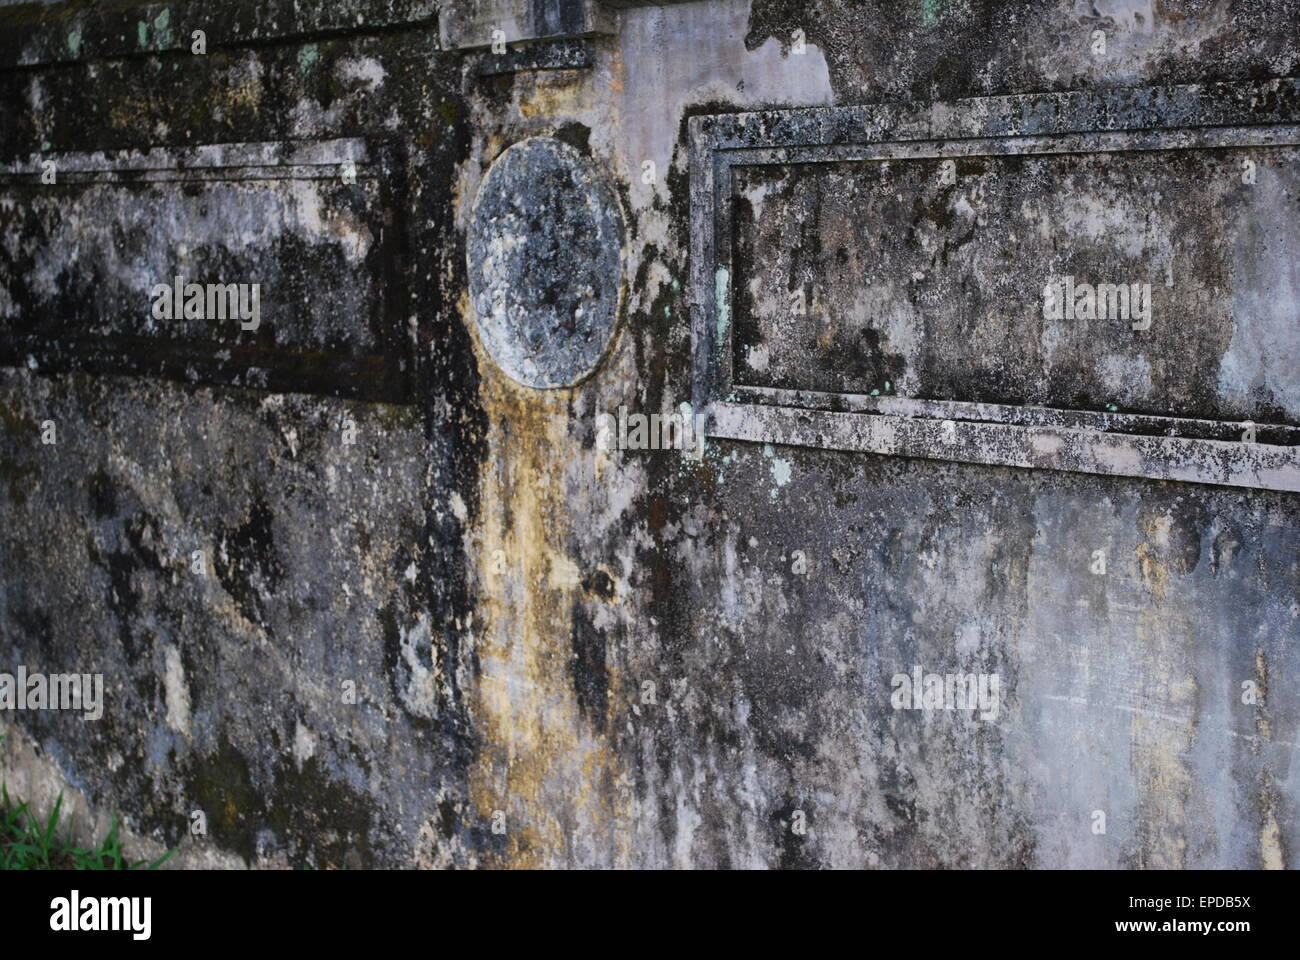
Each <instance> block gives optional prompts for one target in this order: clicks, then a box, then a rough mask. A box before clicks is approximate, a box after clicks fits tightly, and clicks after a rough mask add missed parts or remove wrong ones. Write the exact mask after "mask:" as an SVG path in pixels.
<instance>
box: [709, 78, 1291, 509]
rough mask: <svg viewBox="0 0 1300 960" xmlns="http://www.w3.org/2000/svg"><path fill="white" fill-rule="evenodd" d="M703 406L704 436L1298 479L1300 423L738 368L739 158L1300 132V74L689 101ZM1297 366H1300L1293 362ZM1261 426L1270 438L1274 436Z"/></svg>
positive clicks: (991, 152)
mask: <svg viewBox="0 0 1300 960" xmlns="http://www.w3.org/2000/svg"><path fill="white" fill-rule="evenodd" d="M689 137H690V204H691V307H692V345H693V354H694V356H693V382H694V403H695V407H696V409H697V410H700V411H702V412H703V413H704V414H705V417H706V419H705V423H706V435H708V436H713V437H718V438H726V439H734V440H748V441H754V442H763V443H778V444H793V445H798V446H810V447H821V448H826V449H836V450H850V451H862V452H869V453H878V454H893V455H898V456H907V457H922V458H931V459H942V460H954V461H961V462H967V463H979V464H987V465H998V466H1014V467H1027V468H1041V469H1052V470H1067V471H1077V472H1084V473H1096V474H1109V475H1115V476H1128V477H1145V478H1150V479H1158V480H1177V481H1187V482H1195V483H1212V484H1224V485H1228V486H1239V487H1255V488H1260V489H1266V490H1284V491H1293V492H1300V427H1298V426H1294V425H1282V424H1260V425H1258V427H1257V431H1258V432H1257V437H1258V439H1259V440H1260V441H1261V442H1256V443H1245V442H1241V441H1239V440H1238V439H1236V438H1237V437H1238V436H1239V435H1240V434H1241V432H1242V424H1241V423H1239V422H1236V421H1221V420H1204V419H1197V418H1181V417H1165V416H1152V415H1137V414H1121V413H1104V412H1093V411H1084V410H1068V409H1057V408H1050V407H1035V406H1008V405H1002V404H991V403H978V402H961V401H945V400H923V399H906V398H900V397H892V396H884V397H871V396H864V395H861V394H841V393H821V392H817V391H808V390H783V389H773V388H765V387H758V386H745V385H740V384H737V383H736V382H735V380H734V376H733V370H732V358H733V349H732V333H733V331H734V324H732V323H731V317H730V310H731V305H732V303H733V302H734V298H733V295H732V283H733V281H734V277H735V272H734V269H733V251H732V248H733V245H734V242H733V233H732V222H731V218H732V209H731V208H732V203H731V202H730V201H731V198H732V197H733V196H734V190H735V185H734V181H733V176H732V174H733V171H734V170H736V169H737V168H740V167H744V166H750V165H758V164H764V165H772V164H778V165H779V164H815V163H830V162H843V161H846V160H847V161H862V162H869V161H873V160H887V159H896V160H908V159H924V158H936V157H971V156H1004V155H1014V154H1021V155H1024V154H1051V153H1115V152H1121V153H1122V152H1134V151H1145V150H1170V149H1188V150H1194V149H1213V148H1216V147H1225V146H1228V147H1276V146H1297V145H1300V80H1296V79H1284V80H1271V81H1262V82H1250V83H1220V84H1212V85H1205V86H1180V87H1159V88H1142V89H1123V90H1106V91H1094V92H1072V93H1060V94H1026V95H1015V96H1007V97H991V98H980V99H972V100H961V101H954V102H946V103H933V104H916V103H909V104H880V105H868V106H856V107H832V108H810V109H799V110H785V111H764V112H758V113H738V114H722V115H713V116H695V117H692V118H691V119H690V122H689ZM1296 375H1297V376H1300V366H1298V368H1297V373H1296ZM1264 441H1267V442H1264Z"/></svg>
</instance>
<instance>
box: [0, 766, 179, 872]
mask: <svg viewBox="0 0 1300 960" xmlns="http://www.w3.org/2000/svg"><path fill="white" fill-rule="evenodd" d="M62 809H63V793H62V792H60V793H59V798H58V800H56V801H55V803H54V809H53V810H51V811H50V813H49V816H47V817H45V818H44V819H43V820H42V819H41V818H40V817H39V816H37V815H36V814H35V813H34V812H33V811H32V810H31V809H30V808H29V807H28V806H27V804H26V803H15V802H14V801H13V800H12V799H10V797H9V786H8V784H0V870H139V869H141V868H144V869H147V870H157V869H158V868H159V867H160V866H162V865H163V864H164V863H166V862H167V860H168V858H170V857H171V855H172V854H174V853H175V852H176V849H177V848H176V847H173V848H172V849H170V850H168V851H167V852H166V853H165V854H163V855H162V856H161V857H159V858H158V859H157V860H155V861H154V862H153V863H149V862H148V861H146V860H139V861H136V862H135V863H132V862H130V861H129V860H127V858H126V857H125V856H123V854H122V842H121V840H120V839H119V838H118V835H117V828H118V824H117V817H114V818H113V826H112V828H111V829H110V830H109V831H108V836H106V837H105V838H104V842H103V843H101V844H100V845H99V846H98V847H92V848H89V849H87V848H85V847H78V846H75V845H74V844H73V842H72V823H71V819H69V822H68V827H67V829H66V830H65V831H64V833H63V836H60V835H59V814H60V812H61V811H62Z"/></svg>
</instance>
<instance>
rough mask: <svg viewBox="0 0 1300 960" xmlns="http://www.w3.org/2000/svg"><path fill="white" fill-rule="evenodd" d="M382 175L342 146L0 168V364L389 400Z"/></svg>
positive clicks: (393, 380) (352, 147)
mask: <svg viewBox="0 0 1300 960" xmlns="http://www.w3.org/2000/svg"><path fill="white" fill-rule="evenodd" d="M383 167H384V163H383V160H382V157H381V156H380V155H379V154H377V153H376V152H375V151H373V150H372V148H370V147H369V146H368V145H367V144H366V143H364V142H362V141H356V140H335V141H325V142H317V143H304V144H275V143H269V144H234V145H222V146H212V147H203V148H198V149H195V150H187V151H169V150H153V151H148V152H146V153H125V154H110V155H104V154H72V155H57V156H49V157H38V158H33V159H32V160H30V161H28V162H26V163H23V164H15V165H13V166H12V167H11V168H9V169H8V170H7V171H3V172H0V229H2V230H3V233H4V235H5V236H6V237H7V238H8V241H7V242H8V244H9V247H10V249H9V250H8V252H7V256H5V257H4V258H3V259H2V260H0V351H2V355H3V359H4V360H5V361H6V362H9V363H21V364H24V365H27V366H31V367H35V368H37V369H84V370H89V371H92V372H104V373H113V372H117V373H141V374H147V375H157V376H168V377H176V378H180V379H191V380H197V381H209V382H217V383H229V384H234V385H238V386H245V387H253V388H260V389H271V390H288V391H298V392H313V393H326V394H337V395H345V396H356V397H361V398H373V399H388V400H400V399H403V398H404V397H405V395H406V394H407V392H408V387H407V383H408V382H409V373H410V371H409V357H408V355H409V348H408V346H407V339H406V335H405V331H404V330H403V324H402V322H401V319H400V298H399V297H397V296H395V292H396V287H397V285H398V281H399V278H400V272H399V270H398V264H397V257H396V245H395V242H394V240H395V232H396V231H395V223H394V218H395V214H396V210H395V205H394V202H393V199H392V196H391V191H390V190H389V189H388V188H387V187H386V186H385V179H386V178H385V176H384V175H383V174H384V173H385V171H384V170H383ZM42 175H44V177H43V176H42ZM47 181H48V182H47ZM160 287H170V288H171V289H172V290H173V294H172V295H171V296H168V295H166V294H165V293H163V292H162V290H160ZM196 294H199V299H197V300H196V299H195V295H196ZM234 296H238V297H239V300H238V308H236V306H235V301H234V299H233V297H234ZM254 298H256V299H255V300H254Z"/></svg>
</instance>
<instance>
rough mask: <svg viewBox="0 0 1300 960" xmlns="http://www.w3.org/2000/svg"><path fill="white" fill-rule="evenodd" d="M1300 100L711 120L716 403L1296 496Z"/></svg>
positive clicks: (982, 452) (897, 440) (697, 164)
mask: <svg viewBox="0 0 1300 960" xmlns="http://www.w3.org/2000/svg"><path fill="white" fill-rule="evenodd" d="M1298 101H1300V97H1298V96H1297V87H1296V84H1295V83H1294V82H1291V81H1272V82H1269V83H1267V84H1261V85H1250V84H1243V85H1219V86H1217V87H1215V88H1214V89H1212V90H1210V89H1202V88H1166V89H1163V90H1150V91H1110V92H1103V93H1097V94H1092V95H1086V94H1072V95H1066V96H1062V95H1052V96H1046V95H1044V96H1033V95H1030V96H1019V97H1002V98H991V99H988V100H975V101H963V102H959V103H951V104H929V105H901V106H882V107H857V108H845V109H832V110H806V111H786V112H777V113H764V114H743V115H732V116H719V117H701V118H696V119H695V120H693V121H692V150H693V156H692V160H693V163H692V176H693V182H692V199H693V207H692V216H693V220H692V229H693V240H694V243H693V248H692V252H693V256H694V258H695V262H694V273H693V277H692V282H693V284H694V291H695V292H694V296H693V301H694V303H695V305H696V307H695V310H696V312H695V318H694V334H695V350H696V364H695V370H696V400H697V403H700V404H708V405H710V406H711V410H712V411H713V413H714V414H715V416H714V417H713V421H712V422H713V424H714V427H715V430H718V431H724V430H725V431H727V432H725V433H720V434H719V435H731V436H736V437H740V438H744V439H765V440H769V441H779V440H782V431H783V430H784V433H786V434H791V435H795V434H797V435H798V436H799V437H800V438H802V439H801V440H800V441H799V442H809V439H808V438H812V439H811V442H812V443H813V444H814V445H821V446H842V447H846V448H848V449H867V450H873V451H874V452H886V453H900V454H905V455H915V456H935V457H941V458H946V459H957V460H969V461H972V462H978V463H989V464H1005V465H1016V466H1028V467H1032V466H1046V467H1053V468H1060V469H1075V470H1084V471H1088V472H1100V473H1117V474H1122V475H1130V476H1149V477H1160V478H1167V479H1190V480H1200V481H1203V482H1210V483H1231V484H1239V485H1246V486H1265V487H1281V488H1284V489H1300V466H1298V464H1300V459H1297V453H1298V452H1300V255H1298V254H1300V221H1298V220H1297V218H1296V217H1295V216H1294V211H1295V210H1296V209H1297V206H1298V205H1300V125H1297V124H1296V123H1295V122H1294V121H1295V120H1296V118H1297V116H1300V102H1298ZM1198 114H1199V115H1200V116H1201V117H1202V118H1203V119H1204V120H1205V122H1204V123H1203V124H1200V123H1197V122H1196V118H1197V115H1198ZM774 409H786V410H790V411H792V412H796V411H797V412H798V416H797V417H796V418H795V419H794V420H792V419H791V418H790V417H788V416H775V415H773V414H771V413H769V412H767V411H772V410H774ZM819 411H836V412H837V413H843V414H847V415H849V416H848V419H845V418H844V417H840V416H837V417H835V418H825V417H820V416H819ZM854 417H856V418H858V419H857V420H855V419H854ZM872 417H875V418H877V419H878V420H879V422H878V423H875V424H874V425H871V424H868V423H866V422H865V421H866V419H869V418H872ZM934 421H938V423H937V424H935V426H936V427H938V428H939V430H938V432H935V431H933V430H931V429H929V428H928V427H926V424H927V423H933V422H934ZM796 422H797V423H798V424H799V427H798V429H797V430H793V432H792V430H791V429H790V428H791V427H792V425H793V424H794V423H796ZM976 424H978V425H979V429H978V430H972V429H971V428H972V427H973V426H974V425H976ZM765 431H766V432H765ZM1061 431H1066V432H1065V433H1061ZM1174 438H1177V439H1178V440H1179V442H1178V443H1174V442H1173V439H1174ZM786 442H792V441H789V440H788V439H787V440H786ZM972 444H979V445H980V446H979V448H977V447H976V446H972Z"/></svg>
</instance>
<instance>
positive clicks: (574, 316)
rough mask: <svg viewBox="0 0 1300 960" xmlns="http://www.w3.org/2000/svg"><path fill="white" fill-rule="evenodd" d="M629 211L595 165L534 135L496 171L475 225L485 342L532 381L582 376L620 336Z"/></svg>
mask: <svg viewBox="0 0 1300 960" xmlns="http://www.w3.org/2000/svg"><path fill="white" fill-rule="evenodd" d="M622 243H623V218H622V214H621V212H620V209H619V206H618V198H617V196H616V195H615V194H614V191H613V189H611V187H610V186H609V184H608V183H606V181H605V180H604V178H602V177H601V175H600V173H599V172H598V171H597V170H596V168H595V166H594V165H593V164H592V163H591V162H590V161H589V160H587V158H585V157H584V156H583V155H582V154H581V153H579V152H578V151H577V150H575V149H574V148H573V147H570V146H569V145H568V144H566V143H562V142H561V141H559V140H556V139H553V138H551V137H532V138H530V139H528V140H523V141H521V142H519V143H517V144H515V145H514V146H512V147H510V148H509V149H507V150H506V151H505V152H503V153H502V154H501V156H499V157H497V159H496V162H495V163H493V164H492V167H491V169H490V170H488V173H487V176H486V177H485V178H484V179H483V184H482V186H481V187H480V188H479V192H478V198H477V199H476V200H475V201H474V213H473V217H472V219H471V222H470V227H469V251H468V256H469V287H470V296H471V297H472V298H473V301H474V315H475V318H476V320H477V322H478V329H479V334H480V336H481V338H482V341H483V345H484V346H485V347H486V348H487V351H488V352H489V353H490V354H491V355H492V359H493V360H495V361H496V362H497V364H498V365H499V366H500V367H501V369H502V370H504V371H505V372H506V373H508V374H509V375H510V376H511V377H513V378H514V379H515V380H518V381H519V382H520V383H523V384H526V385H528V386H530V387H564V386H569V385H571V384H574V383H577V382H578V381H579V380H581V379H582V378H583V377H585V376H587V374H589V373H591V372H592V371H593V370H594V369H595V368H596V366H597V364H599V363H600V360H601V357H602V356H603V355H604V353H605V348H606V347H608V346H609V342H610V340H611V339H612V338H613V336H614V329H615V327H616V325H617V321H618V307H619V299H620V296H621V284H622V269H621V252H622Z"/></svg>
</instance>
